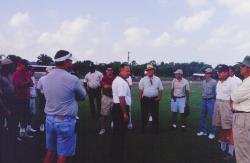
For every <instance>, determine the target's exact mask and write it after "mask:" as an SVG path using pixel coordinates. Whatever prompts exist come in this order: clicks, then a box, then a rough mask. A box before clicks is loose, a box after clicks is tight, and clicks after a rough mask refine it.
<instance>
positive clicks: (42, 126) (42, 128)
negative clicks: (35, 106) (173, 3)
mask: <svg viewBox="0 0 250 163" xmlns="http://www.w3.org/2000/svg"><path fill="white" fill-rule="evenodd" d="M44 130H45V127H44V124H43V123H42V124H41V125H40V131H41V132H44Z"/></svg>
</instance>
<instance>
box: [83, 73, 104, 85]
mask: <svg viewBox="0 0 250 163" xmlns="http://www.w3.org/2000/svg"><path fill="white" fill-rule="evenodd" d="M102 77H103V75H102V73H101V72H99V71H97V70H96V71H95V72H94V73H91V72H89V73H87V74H86V75H85V78H84V82H86V83H87V86H88V87H90V88H97V87H100V86H101V81H102Z"/></svg>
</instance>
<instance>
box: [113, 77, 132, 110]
mask: <svg viewBox="0 0 250 163" xmlns="http://www.w3.org/2000/svg"><path fill="white" fill-rule="evenodd" d="M112 93H113V102H114V103H117V104H118V103H120V100H119V97H125V101H126V105H128V106H130V105H131V93H130V88H129V85H128V82H127V81H126V80H125V79H123V78H122V77H120V76H117V77H116V78H115V79H114V81H113V83H112Z"/></svg>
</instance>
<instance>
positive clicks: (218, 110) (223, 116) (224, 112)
mask: <svg viewBox="0 0 250 163" xmlns="http://www.w3.org/2000/svg"><path fill="white" fill-rule="evenodd" d="M232 121H233V113H232V110H231V106H230V101H226V100H218V99H216V102H215V110H214V115H213V125H214V126H216V127H221V128H222V129H231V128H232Z"/></svg>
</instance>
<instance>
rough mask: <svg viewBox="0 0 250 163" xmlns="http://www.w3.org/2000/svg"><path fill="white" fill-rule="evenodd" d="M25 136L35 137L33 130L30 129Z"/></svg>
mask: <svg viewBox="0 0 250 163" xmlns="http://www.w3.org/2000/svg"><path fill="white" fill-rule="evenodd" d="M25 137H26V138H34V134H33V133H32V132H31V131H28V132H27V133H26V134H25Z"/></svg>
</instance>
